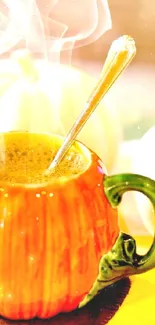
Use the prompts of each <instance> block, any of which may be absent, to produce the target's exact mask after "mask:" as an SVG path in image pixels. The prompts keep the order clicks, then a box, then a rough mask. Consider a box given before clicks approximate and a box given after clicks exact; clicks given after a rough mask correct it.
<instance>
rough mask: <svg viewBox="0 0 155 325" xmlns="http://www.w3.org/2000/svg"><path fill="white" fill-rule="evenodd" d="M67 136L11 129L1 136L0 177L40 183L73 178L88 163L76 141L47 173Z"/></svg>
mask: <svg viewBox="0 0 155 325" xmlns="http://www.w3.org/2000/svg"><path fill="white" fill-rule="evenodd" d="M62 142H63V139H62V138H60V137H59V136H58V137H57V136H55V135H53V136H52V135H48V134H31V133H28V132H24V133H19V132H10V133H4V134H1V135H0V180H1V181H7V182H12V183H23V184H26V183H27V184H38V183H42V182H46V181H51V180H55V179H56V178H57V179H58V178H62V177H72V176H74V175H76V174H79V173H81V172H83V171H84V170H85V169H86V168H87V166H88V157H86V156H85V155H84V153H83V151H82V149H81V145H79V144H78V143H76V144H75V145H74V146H72V148H71V149H70V150H69V151H68V153H67V155H66V156H65V157H64V158H63V160H62V162H61V163H60V165H59V166H58V167H57V168H56V170H55V172H54V173H52V174H51V175H50V176H44V171H45V170H46V169H47V168H48V167H49V165H50V163H51V162H52V160H53V158H54V156H55V154H56V152H57V151H58V149H59V147H60V146H61V144H62Z"/></svg>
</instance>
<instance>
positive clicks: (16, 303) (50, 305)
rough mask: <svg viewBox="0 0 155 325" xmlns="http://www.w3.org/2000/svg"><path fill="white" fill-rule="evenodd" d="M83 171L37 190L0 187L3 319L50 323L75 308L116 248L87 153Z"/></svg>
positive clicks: (113, 221) (96, 166)
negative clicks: (47, 320)
mask: <svg viewBox="0 0 155 325" xmlns="http://www.w3.org/2000/svg"><path fill="white" fill-rule="evenodd" d="M91 160H92V162H91V164H90V166H89V168H88V169H87V171H85V172H84V173H83V174H81V175H79V176H77V177H76V178H74V179H70V180H68V181H65V182H61V183H59V182H55V183H52V184H50V183H47V184H46V185H42V186H41V185H40V186H37V187H34V186H33V187H28V186H27V187H26V186H24V185H14V186H12V185H9V184H7V183H6V184H5V183H3V184H0V314H1V315H2V316H5V317H7V318H11V319H30V318H33V317H36V316H37V317H40V318H48V317H51V316H54V315H56V314H57V313H59V312H67V311H70V310H73V309H75V308H76V307H77V306H78V304H79V302H80V301H81V299H82V298H83V297H84V295H85V294H86V293H87V292H88V291H89V290H90V288H91V286H92V283H93V281H94V280H95V278H96V276H97V272H98V263H99V260H100V258H101V256H102V254H104V253H105V252H107V251H108V250H109V249H110V248H111V247H112V246H113V244H114V242H115V240H116V238H117V236H118V232H119V228H118V220H117V212H116V210H114V209H112V208H111V207H110V205H109V203H108V201H107V199H106V197H105V194H104V190H103V185H102V183H103V177H104V170H103V169H102V167H101V166H100V163H99V158H98V157H97V156H96V155H95V154H94V153H91Z"/></svg>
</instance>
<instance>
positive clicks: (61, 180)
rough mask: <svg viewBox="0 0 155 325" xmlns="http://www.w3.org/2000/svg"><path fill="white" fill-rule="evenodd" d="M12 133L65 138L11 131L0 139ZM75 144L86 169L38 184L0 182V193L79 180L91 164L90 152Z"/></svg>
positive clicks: (45, 133)
mask: <svg viewBox="0 0 155 325" xmlns="http://www.w3.org/2000/svg"><path fill="white" fill-rule="evenodd" d="M12 133H19V134H30V135H40V136H41V135H45V136H48V137H51V138H54V137H55V138H57V139H58V140H61V141H62V140H63V139H64V138H65V136H63V135H59V134H56V133H49V132H29V131H27V130H17V131H16V130H15V131H14V130H13V131H7V132H0V137H1V136H3V135H5V134H12ZM74 143H75V144H78V147H79V148H78V149H77V151H79V152H81V153H82V154H83V155H84V158H85V159H86V161H87V163H86V167H85V168H83V169H82V171H81V172H78V173H77V174H72V175H71V176H64V177H63V176H60V177H58V178H54V180H53V181H52V180H48V181H44V182H40V183H20V182H14V183H12V182H10V181H1V180H0V192H2V191H3V187H9V188H14V189H15V188H21V189H39V188H44V187H47V186H50V185H52V186H53V185H63V184H66V183H68V182H71V181H74V180H75V179H77V178H79V177H80V176H82V175H83V174H85V173H86V172H87V171H88V170H89V168H90V166H91V164H92V160H93V159H92V151H91V149H89V148H88V147H87V146H86V145H85V144H83V143H82V142H81V141H79V140H75V141H74Z"/></svg>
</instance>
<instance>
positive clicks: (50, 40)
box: [0, 0, 111, 56]
mask: <svg viewBox="0 0 155 325" xmlns="http://www.w3.org/2000/svg"><path fill="white" fill-rule="evenodd" d="M110 28H111V17H110V11H109V7H108V2H107V0H1V2H0V54H3V53H5V52H8V51H11V50H12V49H13V48H14V47H16V46H18V45H19V44H20V42H24V43H25V45H24V46H26V47H27V48H28V49H29V50H30V51H31V52H35V53H36V52H37V53H42V54H43V55H44V56H49V54H51V53H54V52H56V53H60V51H64V50H65V51H66V50H68V51H72V48H73V47H74V48H76V47H79V46H83V45H86V44H89V43H91V42H94V41H95V40H97V39H98V38H99V37H100V36H101V35H102V34H103V33H104V32H105V31H107V30H108V29H110Z"/></svg>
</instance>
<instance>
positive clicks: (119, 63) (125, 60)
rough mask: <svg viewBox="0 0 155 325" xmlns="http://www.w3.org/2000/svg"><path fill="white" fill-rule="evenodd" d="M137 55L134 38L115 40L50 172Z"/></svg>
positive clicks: (126, 37)
mask: <svg viewBox="0 0 155 325" xmlns="http://www.w3.org/2000/svg"><path fill="white" fill-rule="evenodd" d="M135 54H136V46H135V42H134V40H133V38H132V37H130V36H127V35H124V36H122V37H120V38H118V39H117V40H115V41H114V42H113V43H112V45H111V47H110V49H109V52H108V55H107V58H106V61H105V64H104V66H103V69H102V72H101V75H100V78H99V80H98V82H97V84H96V86H95V88H94V89H93V91H92V93H91V95H90V96H89V98H88V100H87V102H86V104H85V107H84V109H83V110H82V112H81V114H80V115H79V117H78V118H77V120H76V121H75V123H74V124H73V126H72V128H71V129H70V131H69V132H68V134H67V136H66V137H65V140H64V142H63V144H62V146H61V148H60V149H59V150H58V152H57V154H56V156H55V158H54V160H53V161H52V163H51V165H50V166H49V167H48V170H47V171H48V172H50V171H52V170H53V169H55V168H56V166H57V165H58V164H59V163H60V161H61V160H62V158H63V157H64V155H65V154H66V152H67V151H68V149H69V148H70V147H71V145H72V143H73V141H74V140H75V138H76V137H77V135H78V134H79V132H80V131H81V129H82V128H83V126H84V124H85V123H86V122H87V120H88V119H89V117H90V116H91V114H92V113H93V112H94V110H95V109H96V107H97V106H98V104H99V103H100V101H101V99H102V98H103V96H104V95H105V94H106V93H107V91H108V90H109V89H110V88H111V86H112V85H113V83H114V82H115V80H116V79H117V78H118V77H119V75H120V74H121V73H122V71H123V70H124V69H125V68H126V67H127V65H128V64H129V63H130V62H131V60H132V59H133V57H134V56H135Z"/></svg>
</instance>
